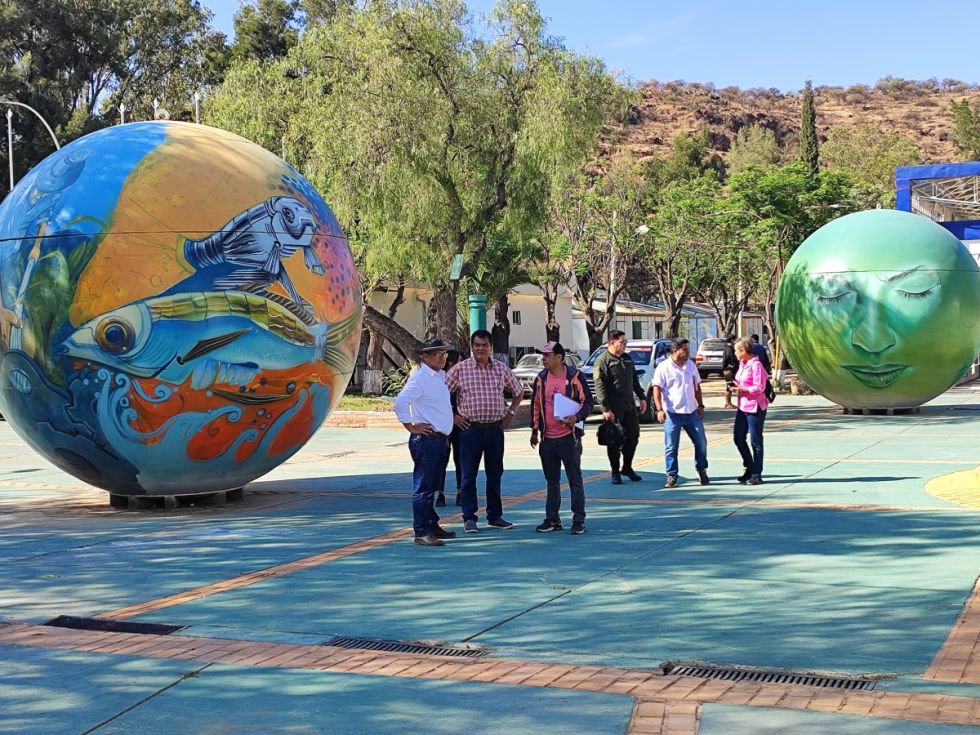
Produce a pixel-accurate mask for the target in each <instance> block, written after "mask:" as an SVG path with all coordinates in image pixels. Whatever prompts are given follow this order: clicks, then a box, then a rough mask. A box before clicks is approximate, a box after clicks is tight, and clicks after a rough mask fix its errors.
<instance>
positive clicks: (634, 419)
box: [592, 350, 646, 472]
mask: <svg viewBox="0 0 980 735" xmlns="http://www.w3.org/2000/svg"><path fill="white" fill-rule="evenodd" d="M592 379H593V380H594V381H595V395H596V404H598V405H599V406H600V407H601V408H602V410H603V411H612V412H613V413H614V414H615V416H616V421H617V422H618V423H619V424H620V425H621V426H622V427H623V435H624V440H623V447H622V452H623V468H622V469H623V472H630V471H632V469H633V455H634V454H636V445H637V443H638V442H639V441H640V414H639V412H638V411H637V408H636V401H634V400H633V396H636V397H637V398H639V399H640V400H646V396H644V395H643V388H641V387H640V379H639V378H638V377H637V376H636V367H634V365H633V361H632V360H631V359H630V358H629V356H628V355H626V354H625V353H624V354H623V355H622V356H621V357H616V356H615V355H614V354H612V353H611V352H610V351H609V350H606V351H605V352H603V353H602V354H601V355H599V357H598V358H597V359H596V361H595V366H594V367H593V368H592ZM606 453H607V454H608V455H609V465H610V467H612V470H613V472H619V470H620V467H619V453H620V448H619V447H615V446H607V447H606Z"/></svg>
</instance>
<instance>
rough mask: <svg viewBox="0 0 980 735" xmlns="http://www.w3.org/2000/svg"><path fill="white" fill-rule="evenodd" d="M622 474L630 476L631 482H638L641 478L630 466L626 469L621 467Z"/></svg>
mask: <svg viewBox="0 0 980 735" xmlns="http://www.w3.org/2000/svg"><path fill="white" fill-rule="evenodd" d="M623 474H624V475H626V476H627V477H628V478H630V479H631V480H632V481H633V482H639V481H640V480H642V479H643V478H642V477H640V476H639V475H638V474H636V473H635V472H634V471H633V468H632V467H630V468H629V469H628V470H627V469H623Z"/></svg>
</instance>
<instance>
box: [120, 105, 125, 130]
mask: <svg viewBox="0 0 980 735" xmlns="http://www.w3.org/2000/svg"><path fill="white" fill-rule="evenodd" d="M119 124H120V125H125V124H126V103H125V102H120V103H119Z"/></svg>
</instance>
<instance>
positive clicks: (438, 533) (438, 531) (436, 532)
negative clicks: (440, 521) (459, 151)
mask: <svg viewBox="0 0 980 735" xmlns="http://www.w3.org/2000/svg"><path fill="white" fill-rule="evenodd" d="M432 535H433V536H435V537H436V538H456V532H455V531H447V530H446V529H445V528H443V527H442V526H436V527H435V528H433V529H432Z"/></svg>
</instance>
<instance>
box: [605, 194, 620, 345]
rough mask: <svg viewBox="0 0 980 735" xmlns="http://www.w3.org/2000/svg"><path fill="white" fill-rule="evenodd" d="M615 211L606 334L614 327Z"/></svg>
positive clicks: (616, 215)
mask: <svg viewBox="0 0 980 735" xmlns="http://www.w3.org/2000/svg"><path fill="white" fill-rule="evenodd" d="M617 217H618V213H617V212H615V211H614V212H613V216H612V239H611V241H610V243H609V293H607V294H606V306H607V307H608V309H609V326H608V327H607V328H606V334H607V336H608V333H609V332H610V331H611V330H613V329H615V328H616V296H615V293H616V220H617Z"/></svg>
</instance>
